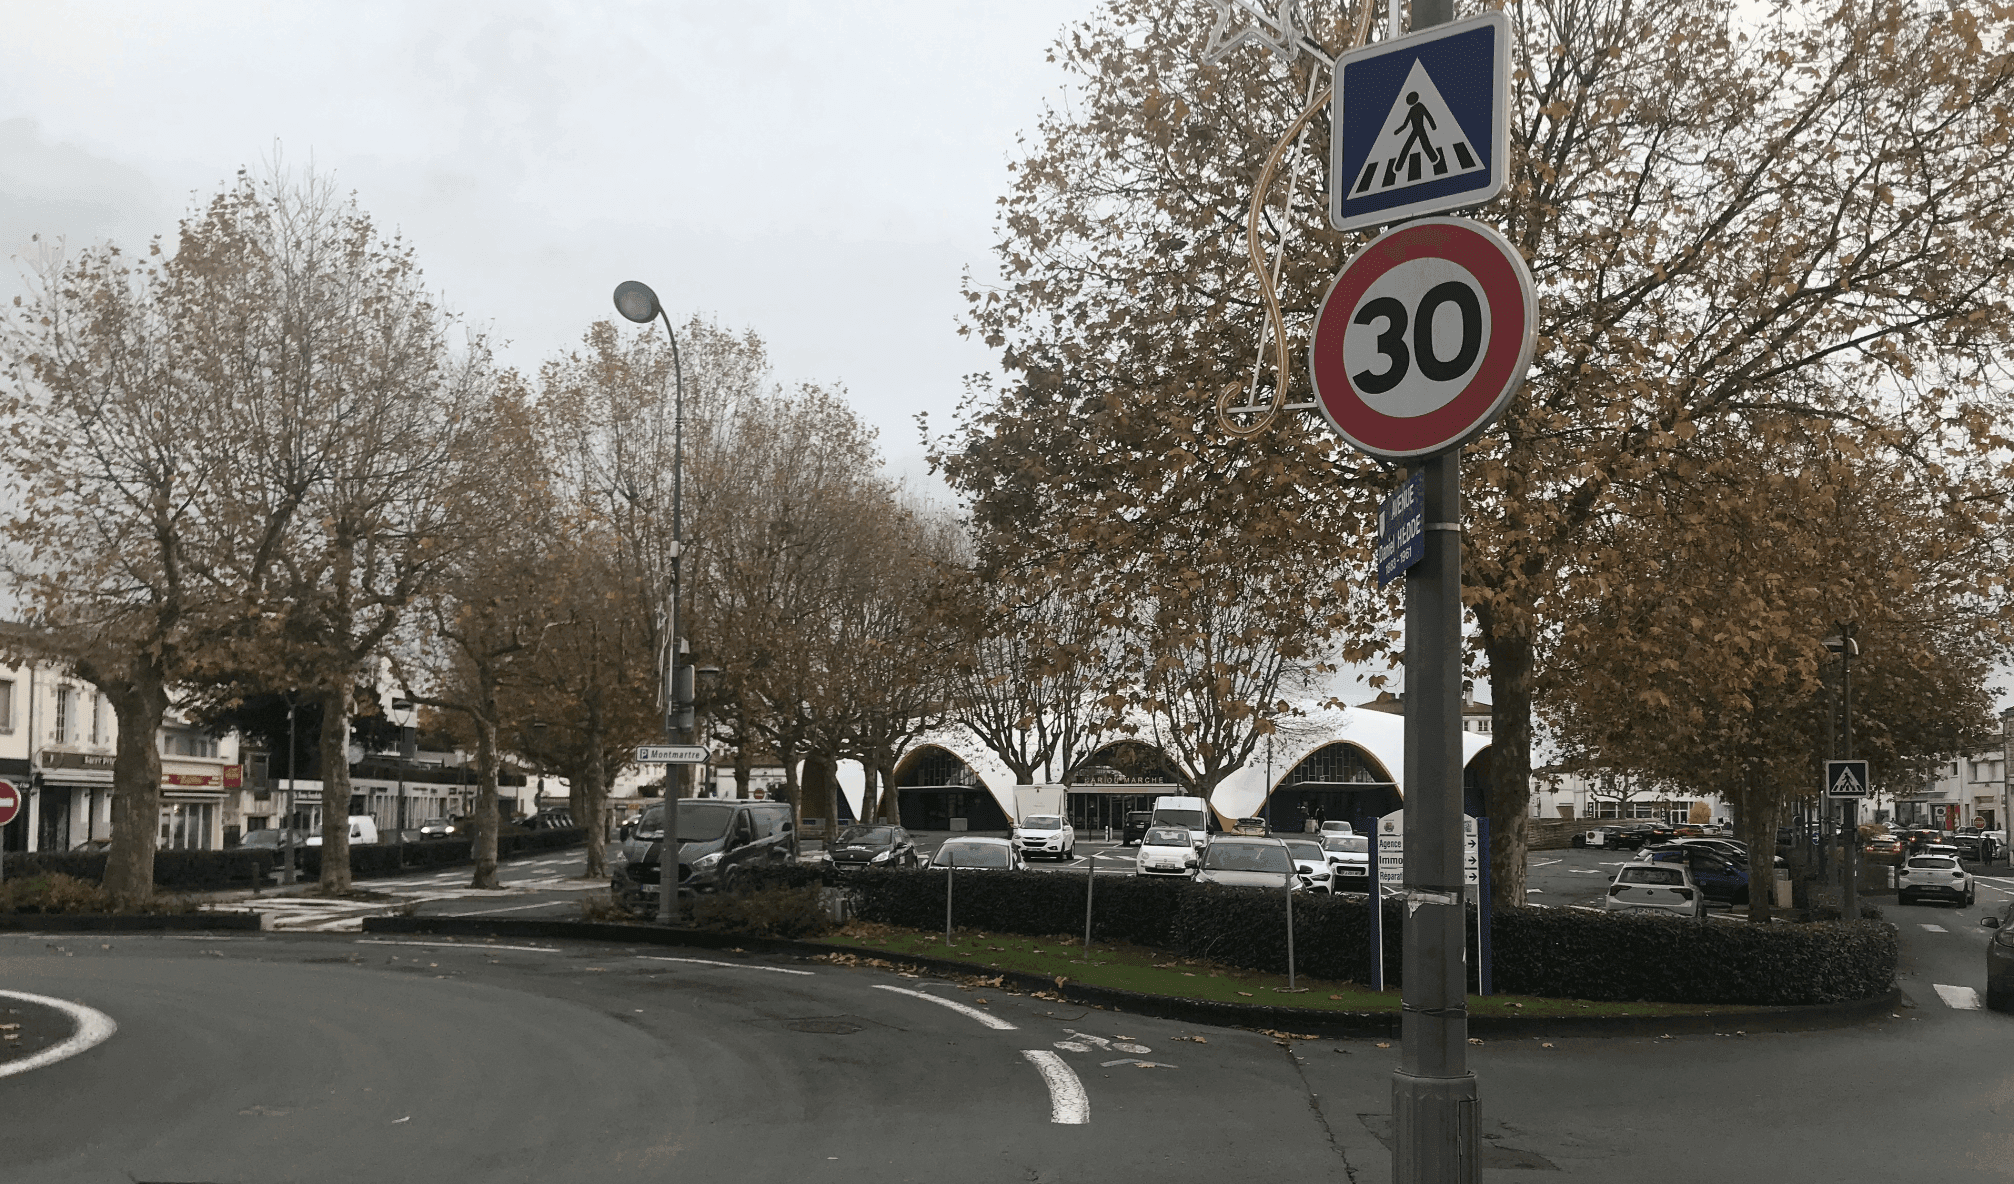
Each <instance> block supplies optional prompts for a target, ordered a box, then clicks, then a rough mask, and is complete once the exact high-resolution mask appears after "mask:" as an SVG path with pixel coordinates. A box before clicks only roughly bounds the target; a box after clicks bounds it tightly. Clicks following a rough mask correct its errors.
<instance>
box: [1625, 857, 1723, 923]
mask: <svg viewBox="0 0 2014 1184" xmlns="http://www.w3.org/2000/svg"><path fill="white" fill-rule="evenodd" d="M1603 905H1604V907H1606V908H1607V909H1608V911H1609V912H1611V913H1620V912H1642V913H1670V914H1672V915H1674V916H1679V917H1704V916H1705V915H1706V895H1705V893H1703V892H1701V891H1700V889H1699V886H1698V885H1697V884H1694V883H1693V882H1692V872H1691V869H1690V868H1689V867H1687V865H1686V864H1684V863H1682V862H1679V861H1676V860H1673V861H1670V862H1657V863H1626V864H1623V865H1622V866H1621V867H1619V868H1617V869H1616V870H1615V879H1613V880H1611V881H1609V885H1608V899H1607V900H1606V901H1604V902H1603Z"/></svg>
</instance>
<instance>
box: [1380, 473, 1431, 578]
mask: <svg viewBox="0 0 2014 1184" xmlns="http://www.w3.org/2000/svg"><path fill="white" fill-rule="evenodd" d="M1426 481H1427V475H1426V472H1425V471H1424V470H1422V471H1420V472H1417V473H1414V474H1413V475H1412V476H1410V477H1408V478H1406V479H1405V480H1404V481H1402V482H1400V483H1399V487H1398V488H1397V489H1394V490H1392V491H1391V492H1390V493H1388V494H1386V495H1385V500H1384V501H1381V502H1379V503H1378V547H1377V550H1376V551H1375V552H1373V556H1374V557H1375V558H1376V559H1377V563H1378V587H1380V588H1382V587H1384V586H1385V585H1386V584H1389V583H1391V582H1392V581H1393V580H1396V579H1398V578H1399V577H1400V576H1401V575H1404V574H1405V570H1406V569H1407V568H1409V567H1411V566H1412V565H1413V564H1415V563H1418V562H1419V561H1420V560H1422V559H1424V558H1426V555H1427V544H1426V540H1425V539H1424V538H1423V537H1421V536H1422V535H1423V533H1424V532H1425V530H1426V513H1427V485H1426Z"/></svg>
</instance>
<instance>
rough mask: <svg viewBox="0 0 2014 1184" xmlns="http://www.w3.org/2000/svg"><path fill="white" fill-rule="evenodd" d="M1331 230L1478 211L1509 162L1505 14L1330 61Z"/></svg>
mask: <svg viewBox="0 0 2014 1184" xmlns="http://www.w3.org/2000/svg"><path fill="white" fill-rule="evenodd" d="M1335 78H1336V85H1335V98H1334V100H1333V106H1332V107H1331V110H1330V116H1331V119H1332V120H1333V122H1332V124H1331V126H1332V127H1333V128H1334V129H1335V130H1334V133H1333V134H1332V135H1331V137H1330V161H1329V221H1330V222H1332V223H1333V224H1334V225H1335V227H1336V229H1338V230H1360V229H1363V228H1364V227H1367V226H1380V225H1383V224H1385V223H1387V222H1396V221H1398V220H1399V219H1401V218H1412V217H1417V216H1419V215H1421V214H1437V213H1440V212H1442V211H1444V210H1457V209H1465V208H1468V207H1470V206H1479V205H1481V204H1483V203H1484V202H1486V201H1489V200H1490V199H1491V198H1494V197H1495V196H1496V195H1497V194H1499V193H1502V192H1503V189H1504V183H1505V179H1506V177H1507V176H1508V170H1509V160H1510V19H1509V18H1508V17H1506V16H1505V15H1504V14H1503V13H1502V12H1501V11H1492V12H1486V13H1484V14H1483V15H1481V16H1478V17H1475V18H1474V19H1472V20H1466V21H1461V22H1459V23H1456V24H1451V25H1436V26H1434V27H1433V28H1431V29H1429V30H1426V31H1425V32H1420V33H1415V34H1413V35H1411V36H1409V37H1399V38H1395V39H1394V40H1391V41H1380V42H1377V43H1376V44H1374V45H1369V46H1366V47H1364V48H1363V49H1359V50H1356V51H1354V52H1352V53H1347V54H1344V55H1343V56H1342V57H1340V58H1338V59H1336V72H1335Z"/></svg>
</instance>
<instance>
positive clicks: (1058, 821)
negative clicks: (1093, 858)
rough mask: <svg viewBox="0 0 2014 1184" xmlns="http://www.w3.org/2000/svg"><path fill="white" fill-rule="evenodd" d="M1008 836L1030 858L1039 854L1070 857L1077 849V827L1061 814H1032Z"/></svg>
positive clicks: (1054, 857) (1055, 857)
mask: <svg viewBox="0 0 2014 1184" xmlns="http://www.w3.org/2000/svg"><path fill="white" fill-rule="evenodd" d="M1008 838H1009V840H1010V841H1011V842H1012V843H1013V844H1014V849H1015V850H1017V851H1019V852H1020V853H1021V854H1022V855H1023V856H1024V857H1026V858H1028V859H1033V858H1035V857H1036V856H1038V855H1047V856H1049V857H1050V858H1052V859H1069V858H1071V857H1072V856H1073V855H1075V854H1076V851H1077V831H1076V828H1074V827H1072V826H1071V825H1070V820H1069V819H1068V818H1065V817H1063V816H1062V815H1061V814H1030V815H1029V816H1028V817H1026V818H1023V819H1022V820H1021V821H1020V822H1019V823H1018V824H1017V825H1016V826H1015V827H1014V830H1013V833H1012V834H1010V835H1009V836H1008Z"/></svg>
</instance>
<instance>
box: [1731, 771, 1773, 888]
mask: <svg viewBox="0 0 2014 1184" xmlns="http://www.w3.org/2000/svg"><path fill="white" fill-rule="evenodd" d="M1776 797H1777V795H1776V793H1775V787H1774V786H1772V785H1768V784H1764V783H1761V781H1760V780H1759V779H1758V778H1757V777H1756V775H1755V774H1753V773H1751V774H1749V776H1748V777H1747V779H1746V783H1745V784H1744V785H1743V786H1742V794H1741V801H1740V807H1741V815H1740V817H1738V818H1736V819H1735V820H1734V821H1735V833H1736V834H1738V835H1740V836H1741V841H1742V843H1743V844H1745V845H1746V846H1747V847H1748V919H1749V920H1750V921H1759V922H1762V923H1763V924H1768V922H1769V918H1770V914H1771V913H1772V911H1773V910H1774V907H1775V904H1776V901H1775V899H1774V896H1775V893H1776V812H1777V801H1776Z"/></svg>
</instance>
